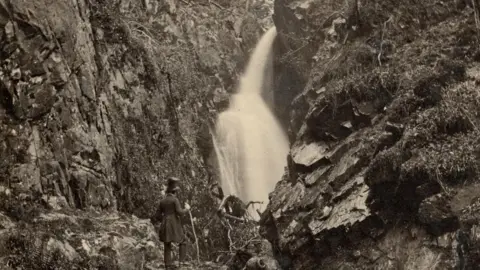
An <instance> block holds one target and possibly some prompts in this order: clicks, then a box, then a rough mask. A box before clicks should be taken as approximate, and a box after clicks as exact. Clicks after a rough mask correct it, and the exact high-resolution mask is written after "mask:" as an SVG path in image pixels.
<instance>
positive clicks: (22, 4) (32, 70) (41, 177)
mask: <svg viewBox="0 0 480 270" xmlns="http://www.w3.org/2000/svg"><path fill="white" fill-rule="evenodd" d="M269 18H270V7H269V2H268V1H234V2H232V1H220V0H218V1H206V0H205V1H171V0H159V1H149V0H145V1H130V0H102V1H84V0H78V1H66V0H59V1H46V0H41V1H29V0H19V1H17V0H15V1H10V0H2V1H0V27H1V29H2V31H1V33H0V35H1V38H0V61H1V69H0V189H1V190H2V196H3V197H2V198H3V199H4V200H2V203H0V205H1V208H0V211H1V212H0V213H2V214H1V217H2V218H1V219H2V222H3V220H5V222H6V223H5V224H7V225H4V224H2V227H3V228H2V233H7V231H8V234H11V233H13V234H15V235H17V236H18V237H19V238H22V237H23V238H22V239H23V240H22V241H27V242H28V241H33V242H34V243H33V244H38V243H40V244H39V245H41V243H42V241H43V240H48V237H47V238H45V237H43V236H42V235H41V234H38V235H37V237H30V238H28V237H27V236H29V234H28V232H29V231H31V230H34V228H37V229H38V226H40V227H41V225H38V226H37V225H35V224H37V222H36V221H35V220H36V218H38V217H39V215H46V214H48V213H50V212H51V211H56V212H58V211H61V212H62V213H63V214H64V215H67V219H68V220H70V219H72V220H77V219H79V218H82V219H83V218H84V217H85V219H87V220H88V219H90V220H92V222H94V223H95V222H98V224H94V226H97V225H98V226H103V225H101V224H104V223H105V222H107V221H105V220H102V219H94V218H90V216H91V215H94V213H93V214H92V213H91V212H92V211H103V212H101V213H111V212H116V211H117V210H119V211H123V212H126V213H130V214H135V215H136V216H138V217H141V218H144V219H146V218H149V217H150V216H151V215H152V214H153V211H154V210H155V209H154V207H155V206H156V203H157V202H158V200H159V199H160V198H161V191H162V184H163V180H164V179H165V178H166V177H167V176H170V175H177V176H178V177H180V178H182V179H184V190H185V193H184V196H185V198H186V199H189V200H190V201H191V204H192V205H194V209H193V211H194V213H193V214H194V215H196V216H198V221H197V222H198V226H199V227H200V228H202V227H203V226H204V225H206V224H205V223H206V222H207V221H209V215H208V213H210V212H212V211H213V209H210V207H211V204H210V203H209V202H211V199H210V198H209V196H208V193H207V192H206V186H207V184H208V183H209V181H212V179H214V178H215V176H214V175H212V170H211V166H212V165H211V164H212V163H211V162H210V161H209V153H210V147H211V145H210V143H209V141H210V139H209V137H210V136H209V134H208V123H209V121H210V120H209V119H212V118H213V117H214V116H215V114H216V112H217V110H221V109H222V108H223V107H224V106H225V101H226V97H228V95H227V94H228V92H231V91H233V89H234V87H235V83H236V77H237V76H238V74H239V73H240V72H241V71H242V68H243V65H244V61H245V59H247V56H248V53H249V51H250V49H251V48H252V47H253V46H254V45H255V42H256V41H257V39H258V37H259V36H260V34H261V33H262V32H263V29H262V28H266V27H268V24H269V23H271V21H270V20H269ZM209 168H210V169H209ZM74 209H80V210H82V211H83V212H76V211H74ZM52 213H53V212H52ZM70 215H71V217H70ZM99 215H100V216H101V215H102V214H99ZM4 218H5V219H4ZM10 219H11V220H10ZM118 219H119V220H121V221H119V222H123V223H125V226H126V227H127V228H130V227H132V228H131V229H133V228H135V227H138V226H140V225H138V224H137V223H138V222H137V221H136V219H135V218H131V217H130V218H127V217H125V216H122V215H119V216H118ZM8 220H10V221H11V222H10V221H8ZM142 222H143V221H142ZM53 223H55V224H57V223H61V224H60V225H59V226H60V228H62V230H65V229H68V228H70V227H72V226H73V227H74V228H77V227H79V229H78V230H80V231H82V230H84V228H83V227H82V226H76V221H75V222H74V221H72V224H70V223H65V222H56V221H54V222H53ZM107 223H108V222H107ZM12 224H13V225H12ZM108 224H110V223H108ZM10 225H12V226H10ZM105 226H106V227H107V228H110V229H107V230H106V231H112V232H115V233H117V234H119V235H120V236H118V235H117V236H116V237H117V238H122V237H126V238H122V239H123V240H121V241H127V242H129V241H130V239H131V238H129V237H133V238H135V237H136V236H132V235H135V233H129V232H128V230H129V229H127V231H125V232H122V231H121V230H120V231H119V230H116V229H114V228H112V227H111V226H110V225H108V226H107V225H105ZM109 226H110V227H109ZM142 226H143V225H142ZM149 226H151V224H150V225H149ZM54 227H55V226H53V225H52V226H50V225H48V226H47V225H45V230H47V231H48V233H49V234H52V231H51V229H52V228H54ZM142 228H143V227H142ZM3 229H5V230H7V231H4V230H3ZM35 230H36V229H35ZM70 230H74V229H73V228H70ZM134 230H135V229H134ZM138 230H139V231H145V228H144V229H138ZM74 233H75V234H78V235H83V234H86V232H84V231H83V232H78V231H75V230H74ZM199 234H200V237H201V239H203V237H202V235H201V232H199ZM62 235H63V234H62ZM122 235H123V236H122ZM52 237H53V239H54V240H52V241H54V242H53V244H52V245H54V246H56V245H64V246H65V245H68V246H69V247H68V248H67V249H66V250H71V247H74V248H77V246H78V245H77V246H76V244H74V243H70V244H68V241H70V240H71V239H70V238H69V237H66V236H65V235H63V236H61V235H57V236H56V237H65V238H64V239H56V240H55V237H54V236H52ZM85 237H87V236H86V235H85ZM88 237H89V236H88ZM88 237H87V238H88ZM94 238H95V237H90V238H89V239H94ZM113 238H115V236H114V237H113ZM35 239H36V240H35ZM145 239H147V238H145ZM219 239H220V240H218V241H221V239H222V238H221V237H219ZM37 240H38V241H39V242H38V243H37V242H35V241H37ZM141 240H142V239H139V238H138V237H137V238H135V239H134V240H132V241H131V242H129V243H128V245H132V246H136V242H135V241H141ZM147 240H148V241H150V242H149V243H154V244H155V248H158V246H157V244H156V242H155V241H153V240H152V239H150V238H148V239H147ZM58 241H60V242H61V243H60V244H59V243H57V242H58ZM65 241H66V242H65ZM92 241H93V242H95V243H97V244H98V245H100V248H101V247H102V246H105V248H110V249H113V250H114V251H115V252H113V253H108V252H107V253H108V254H116V255H115V256H113V255H112V256H113V257H114V258H115V259H121V260H123V259H125V258H122V257H123V256H124V255H125V254H124V253H123V251H120V250H116V248H117V247H118V246H115V245H116V244H112V243H114V242H115V241H116V240H115V241H113V240H112V241H113V242H108V243H110V244H105V245H104V244H102V243H103V242H101V241H100V242H101V243H100V244H99V242H98V241H96V240H95V241H94V240H92ZM20 242H21V241H20ZM22 243H23V242H22ZM48 243H50V242H48ZM105 243H107V242H105ZM30 244H32V243H30ZM77 244H78V243H77ZM22 245H23V244H22ZM23 246H28V245H27V244H25V245H23ZM212 247H213V248H221V247H222V244H221V243H220V244H218V243H217V244H216V245H212ZM141 250H143V249H141ZM9 251H10V250H8V249H7V250H5V249H3V250H2V252H1V254H0V257H3V256H9ZM210 251H211V250H210ZM77 252H78V251H77ZM208 252H209V250H208V249H205V248H202V255H209V254H208ZM87 253H88V252H87ZM87 253H81V254H80V255H81V256H87V255H88V254H87ZM16 255H18V254H16ZM104 255H105V254H104ZM137 255H138V254H137ZM137 255H135V256H137ZM88 256H89V255H88ZM26 258H31V259H32V260H35V259H36V257H26ZM126 258H130V255H128V256H127V257H126ZM20 261H21V260H20ZM137 261H138V260H136V259H132V263H133V262H137ZM25 263H35V261H30V262H25ZM120 264H121V263H120ZM122 267H124V269H139V268H138V265H135V266H131V267H130V268H128V267H129V266H122ZM125 267H126V268H125ZM109 269H111V268H109Z"/></svg>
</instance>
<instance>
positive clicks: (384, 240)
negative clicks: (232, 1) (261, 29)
mask: <svg viewBox="0 0 480 270" xmlns="http://www.w3.org/2000/svg"><path fill="white" fill-rule="evenodd" d="M458 2H459V1H444V2H442V4H439V3H438V2H436V1H422V2H417V3H413V2H408V1H346V2H342V1H333V0H332V1H308V0H303V1H297V0H295V1H294V0H292V1H287V0H277V1H275V14H274V22H275V25H276V26H277V30H278V32H279V33H280V34H279V41H278V43H279V44H278V48H277V51H276V55H277V59H281V61H278V63H277V65H278V66H277V70H278V71H279V72H278V76H279V77H278V78H277V79H276V81H277V83H278V87H277V88H276V90H277V91H278V92H277V93H276V97H278V98H277V99H276V102H277V106H278V107H279V108H280V112H279V113H280V114H281V115H283V116H285V117H286V115H287V114H288V115H289V117H286V121H285V122H286V125H287V126H288V129H289V133H290V134H289V137H290V140H291V145H292V148H291V153H290V157H289V165H288V171H287V172H286V174H285V176H284V179H283V180H282V181H280V182H279V183H278V184H277V187H276V189H275V190H274V191H273V192H272V194H271V202H270V204H269V206H268V209H267V211H266V212H265V213H264V215H263V217H262V228H261V230H262V234H263V236H265V237H266V238H267V239H269V240H270V241H271V243H272V244H273V245H274V250H276V251H277V253H276V258H277V259H278V260H279V262H280V263H281V265H282V267H284V268H285V269H475V268H477V265H478V263H479V260H480V256H479V247H480V242H479V238H478V233H477V232H476V230H477V226H478V223H479V221H480V220H479V219H478V217H479V212H478V207H477V205H478V196H479V195H478V192H476V191H477V188H476V187H477V185H478V175H479V172H480V171H479V170H478V169H479V166H478V165H479V160H480V159H479V155H478V153H479V150H480V149H479V148H478V142H479V141H478V135H479V133H478V129H477V128H476V127H477V126H478V124H479V123H480V114H479V113H480V111H479V109H478V108H479V107H478V105H477V104H479V103H478V102H479V101H480V100H479V98H478V97H479V95H478V76H476V75H475V74H477V73H478V66H479V63H478V61H479V57H478V56H479V53H480V51H479V49H478V48H479V47H478V41H477V40H476V39H474V38H472V36H471V35H472V34H473V33H475V32H476V30H475V17H474V16H473V14H475V12H474V7H473V6H472V5H471V4H466V5H465V3H466V2H465V3H464V5H459V3H458ZM427 6H428V8H427ZM407 17H408V19H407ZM292 71H295V72H292ZM285 93H287V94H285ZM474 194H476V195H474Z"/></svg>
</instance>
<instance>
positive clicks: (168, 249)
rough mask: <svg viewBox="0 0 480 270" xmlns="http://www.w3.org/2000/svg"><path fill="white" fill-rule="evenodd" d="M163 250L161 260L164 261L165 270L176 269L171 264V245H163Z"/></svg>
mask: <svg viewBox="0 0 480 270" xmlns="http://www.w3.org/2000/svg"><path fill="white" fill-rule="evenodd" d="M164 248H165V250H164V254H163V259H164V261H165V269H166V270H170V269H176V267H175V265H174V264H173V258H172V243H165V245H164Z"/></svg>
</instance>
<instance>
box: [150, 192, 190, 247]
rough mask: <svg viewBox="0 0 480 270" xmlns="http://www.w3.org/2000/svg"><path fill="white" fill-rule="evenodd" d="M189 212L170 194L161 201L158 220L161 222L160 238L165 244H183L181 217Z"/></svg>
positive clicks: (183, 235)
mask: <svg viewBox="0 0 480 270" xmlns="http://www.w3.org/2000/svg"><path fill="white" fill-rule="evenodd" d="M185 212H187V211H186V210H184V209H182V207H181V206H180V201H179V200H178V198H177V197H176V196H175V195H173V194H170V193H167V196H166V197H165V198H164V199H162V200H161V201H160V204H159V206H158V209H157V213H156V217H155V219H156V220H161V225H160V228H159V229H158V237H159V238H160V241H162V242H164V243H170V242H176V243H181V242H183V241H184V240H185V234H184V231H183V226H182V223H181V221H180V215H182V214H184V213H185Z"/></svg>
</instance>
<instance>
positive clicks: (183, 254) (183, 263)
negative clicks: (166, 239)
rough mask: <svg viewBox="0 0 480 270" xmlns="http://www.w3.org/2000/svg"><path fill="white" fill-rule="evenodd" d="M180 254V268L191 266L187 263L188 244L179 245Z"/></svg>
mask: <svg viewBox="0 0 480 270" xmlns="http://www.w3.org/2000/svg"><path fill="white" fill-rule="evenodd" d="M178 253H179V258H178V262H179V264H180V267H182V266H183V267H185V266H190V264H189V263H187V262H186V261H185V260H186V258H187V244H186V243H185V242H183V243H180V244H179V245H178Z"/></svg>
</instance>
